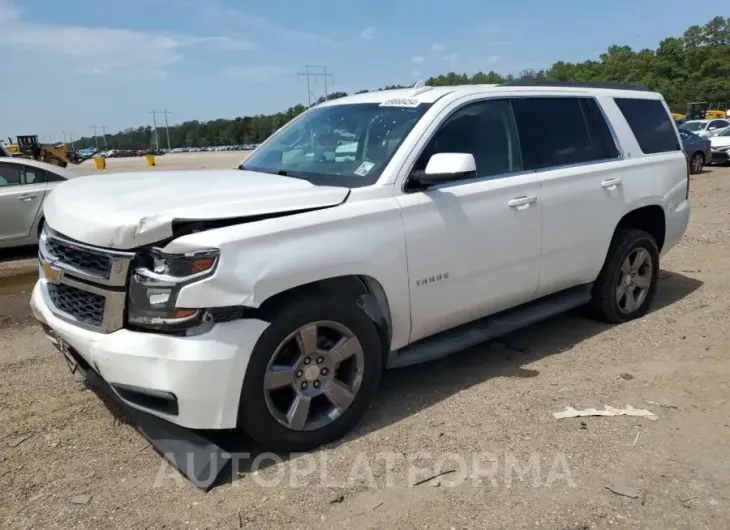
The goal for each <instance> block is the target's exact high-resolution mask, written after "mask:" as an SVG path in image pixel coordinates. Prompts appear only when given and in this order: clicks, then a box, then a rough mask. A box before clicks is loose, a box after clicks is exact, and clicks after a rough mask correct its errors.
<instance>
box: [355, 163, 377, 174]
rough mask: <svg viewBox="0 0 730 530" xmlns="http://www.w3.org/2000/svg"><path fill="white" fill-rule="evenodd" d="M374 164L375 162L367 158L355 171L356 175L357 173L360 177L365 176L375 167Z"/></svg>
mask: <svg viewBox="0 0 730 530" xmlns="http://www.w3.org/2000/svg"><path fill="white" fill-rule="evenodd" d="M373 166H375V164H373V163H372V162H368V161H367V160H366V161H365V162H363V163H362V164H360V167H358V168H357V169H356V170H355V171H353V173H355V175H357V176H358V177H364V176H365V175H367V174H368V173H369V172H370V170H371V169H373Z"/></svg>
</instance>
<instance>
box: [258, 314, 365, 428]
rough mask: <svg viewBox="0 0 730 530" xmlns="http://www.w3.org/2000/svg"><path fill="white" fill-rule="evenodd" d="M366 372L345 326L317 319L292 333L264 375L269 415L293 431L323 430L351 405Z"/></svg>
mask: <svg viewBox="0 0 730 530" xmlns="http://www.w3.org/2000/svg"><path fill="white" fill-rule="evenodd" d="M364 372H365V355H364V353H363V348H362V346H361V344H360V341H359V340H358V339H357V337H356V336H355V334H354V333H353V332H352V331H351V330H350V329H348V328H347V327H346V326H343V325H342V324H339V323H337V322H331V321H317V322H311V323H309V324H306V325H304V326H302V327H300V328H298V329H297V330H295V331H294V332H293V333H291V334H289V335H288V336H287V337H286V338H285V339H284V340H283V341H282V342H281V343H280V344H279V346H278V347H277V348H276V350H275V352H274V354H273V355H272V357H271V360H270V361H269V364H268V366H267V369H266V373H265V375H264V381H263V387H264V394H265V398H266V406H267V408H268V410H269V413H270V414H271V415H272V416H273V417H274V418H276V420H277V421H278V422H279V423H280V424H282V425H284V426H285V427H287V428H289V429H292V430H295V431H311V430H316V429H321V428H322V427H325V426H326V425H328V424H330V423H332V422H333V421H335V420H336V419H337V418H339V417H340V416H342V414H343V413H344V412H345V410H347V409H348V407H349V406H350V405H351V404H352V402H353V401H354V399H355V396H356V395H357V392H358V390H359V389H360V385H361V383H362V379H363V375H364Z"/></svg>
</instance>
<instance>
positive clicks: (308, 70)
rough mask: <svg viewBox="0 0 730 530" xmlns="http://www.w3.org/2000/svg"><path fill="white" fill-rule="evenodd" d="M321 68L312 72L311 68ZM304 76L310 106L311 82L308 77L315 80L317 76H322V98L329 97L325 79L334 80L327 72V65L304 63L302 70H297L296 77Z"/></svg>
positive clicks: (326, 98)
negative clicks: (319, 70)
mask: <svg viewBox="0 0 730 530" xmlns="http://www.w3.org/2000/svg"><path fill="white" fill-rule="evenodd" d="M312 68H315V69H321V70H322V71H321V72H317V71H314V72H312V71H311V69H312ZM302 76H305V77H306V78H307V101H308V103H309V106H310V107H311V106H312V90H311V88H310V87H311V84H310V82H309V78H310V77H312V78H314V80H315V81H316V80H317V79H318V78H320V77H322V78H324V98H325V101H327V100H328V99H329V92H328V91H327V80H328V79H331V80H332V81H333V82H334V79H335V78H334V76H333V75H332V74H328V73H327V67H326V66H316V65H311V64H305V65H304V72H297V78H299V77H302Z"/></svg>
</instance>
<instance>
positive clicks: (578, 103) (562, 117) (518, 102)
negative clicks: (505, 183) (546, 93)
mask: <svg viewBox="0 0 730 530" xmlns="http://www.w3.org/2000/svg"><path fill="white" fill-rule="evenodd" d="M583 99H584V98H570V97H567V98H562V97H555V98H553V97H551V98H539V97H538V98H516V99H513V100H512V109H513V111H514V115H515V121H516V123H517V129H518V131H519V134H520V146H521V148H522V160H523V164H524V169H526V170H527V169H542V168H547V167H554V166H563V165H572V164H580V163H584V162H592V161H594V160H601V159H605V158H610V156H609V153H610V152H611V146H610V143H608V142H607V139H606V135H608V138H610V132H609V131H608V129H607V127H606V124H605V121H604V123H603V127H604V128H603V129H602V128H601V124H600V122H599V121H598V117H599V116H597V115H600V110H599V109H598V108H597V107H596V108H590V107H587V106H584V103H583V102H582V101H583ZM586 114H588V116H586ZM596 114H597V115H596ZM600 119H601V120H602V119H603V116H600ZM589 124H590V129H592V130H593V134H594V136H592V135H591V130H589ZM610 142H611V143H613V140H612V139H611V140H610ZM615 149H616V146H615V145H614V146H613V150H614V151H615ZM615 156H617V155H615Z"/></svg>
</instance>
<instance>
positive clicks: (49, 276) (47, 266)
mask: <svg viewBox="0 0 730 530" xmlns="http://www.w3.org/2000/svg"><path fill="white" fill-rule="evenodd" d="M41 267H43V274H44V275H45V277H46V281H48V282H50V283H55V284H59V283H61V277H62V276H63V271H62V270H61V269H57V268H56V267H54V266H53V263H52V262H48V261H42V262H41Z"/></svg>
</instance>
